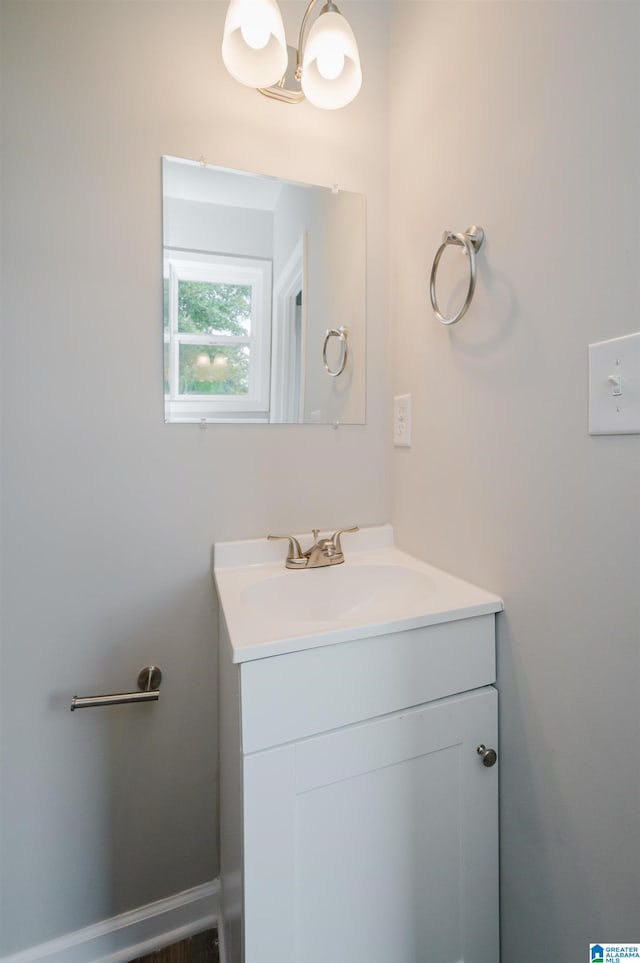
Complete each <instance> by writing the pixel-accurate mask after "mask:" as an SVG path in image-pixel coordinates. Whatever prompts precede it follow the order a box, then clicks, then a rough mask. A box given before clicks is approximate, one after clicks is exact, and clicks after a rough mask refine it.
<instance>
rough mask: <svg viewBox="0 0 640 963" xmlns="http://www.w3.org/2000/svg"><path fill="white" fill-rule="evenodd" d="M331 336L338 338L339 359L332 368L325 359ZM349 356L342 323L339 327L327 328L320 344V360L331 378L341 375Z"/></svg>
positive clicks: (345, 330)
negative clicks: (335, 366)
mask: <svg viewBox="0 0 640 963" xmlns="http://www.w3.org/2000/svg"><path fill="white" fill-rule="evenodd" d="M331 338H339V339H340V361H339V362H338V367H337V368H335V369H332V368H330V367H329V362H328V361H327V345H328V344H329V340H330V339H331ZM348 356H349V348H348V345H347V329H346V328H345V326H344V325H341V326H340V327H339V328H327V333H326V335H325V339H324V344H323V345H322V360H323V362H324V367H325V371H326V372H327V374H328V375H330V376H331V377H332V378H337V377H338V375H341V374H342V372H343V371H344V369H345V365H346V363H347V357H348Z"/></svg>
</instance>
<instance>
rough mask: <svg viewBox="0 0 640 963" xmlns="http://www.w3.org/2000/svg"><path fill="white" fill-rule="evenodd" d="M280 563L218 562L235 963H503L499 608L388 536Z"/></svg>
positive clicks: (365, 537) (232, 555)
mask: <svg viewBox="0 0 640 963" xmlns="http://www.w3.org/2000/svg"><path fill="white" fill-rule="evenodd" d="M345 542H346V539H345ZM284 551H285V550H284V547H283V546H282V545H281V544H276V545H274V544H272V543H269V542H266V541H262V540H257V541H247V542H235V543H231V542H229V543H222V544H218V545H216V546H215V552H214V576H215V581H216V585H217V589H218V594H219V598H220V659H219V663H220V664H219V673H220V727H221V733H220V745H221V748H220V770H221V861H222V868H221V886H222V892H221V914H222V919H221V940H222V943H223V954H224V956H223V963H241V961H243V963H462V961H464V963H497V960H498V958H499V948H498V776H497V770H498V767H497V765H494V763H495V760H496V753H495V750H496V749H497V692H496V690H495V688H494V687H493V683H494V681H495V629H494V622H495V613H497V612H499V611H501V609H502V607H503V606H502V601H501V600H500V599H499V598H498V597H497V596H495V595H492V594H490V593H488V592H485V591H483V590H482V589H479V588H477V587H475V586H472V585H470V584H469V583H466V582H463V581H461V580H459V579H457V578H454V577H453V576H451V575H448V574H447V573H444V572H441V571H439V570H437V569H435V568H433V567H431V566H429V565H426V564H424V563H422V562H420V561H418V560H416V559H413V558H411V557H410V556H408V555H406V554H404V553H403V552H400V551H399V550H397V549H396V548H395V547H394V545H393V532H392V529H391V528H390V527H389V526H381V527H379V528H372V529H365V530H363V531H361V532H360V533H359V534H358V535H355V536H350V540H349V541H348V543H346V544H345V556H346V561H345V562H344V564H342V565H337V566H335V567H332V568H327V569H319V570H315V571H310V572H306V571H299V572H297V571H285V568H284Z"/></svg>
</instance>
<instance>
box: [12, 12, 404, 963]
mask: <svg viewBox="0 0 640 963" xmlns="http://www.w3.org/2000/svg"><path fill="white" fill-rule="evenodd" d="M225 8H226V4H225V3H222V2H220V3H201V2H194V3H191V2H158V3H130V2H109V3H80V2H77V3H73V2H70V3H67V2H58V0H46V2H30V0H29V2H24V0H20V2H6V3H4V4H3V6H2V18H3V23H2V33H3V49H2V71H3V73H2V98H3V103H2V107H3V117H2V123H3V134H4V147H3V158H2V164H3V169H2V172H3V182H2V192H3V193H2V203H3V211H2V244H3V248H4V252H5V258H4V265H3V277H2V283H3V304H2V308H3V318H2V320H3V334H2V346H3V360H4V367H3V372H2V388H3V399H2V402H3V409H2V410H3V416H4V420H3V432H4V503H3V511H4V517H3V525H4V529H3V537H2V549H3V564H4V581H3V589H4V604H3V630H4V635H3V643H4V647H3V661H2V666H1V669H0V680H1V685H2V690H1V694H0V707H1V711H2V719H1V727H0V731H1V733H2V859H1V861H0V871H1V873H2V879H1V893H2V917H1V920H0V956H2V955H6V954H9V953H11V952H13V951H14V950H18V949H20V948H21V947H24V946H28V945H31V944H36V943H39V942H41V941H44V940H47V939H50V938H53V937H55V936H57V935H60V934H64V933H67V932H70V931H73V930H75V929H77V928H79V927H82V926H85V925H87V924H90V923H92V922H94V921H97V920H100V919H103V918H106V917H110V916H112V915H113V914H115V913H119V912H121V911H124V910H127V909H131V908H133V907H136V906H139V905H142V904H144V903H146V902H149V901H152V900H155V899H158V898H161V897H164V896H167V895H169V894H171V893H174V892H179V891H181V890H183V889H186V888H188V887H190V886H194V885H197V884H198V883H202V882H204V881H206V880H209V879H212V878H214V877H215V876H216V875H217V858H216V846H215V832H216V830H215V827H216V787H215V778H214V777H215V760H216V752H217V744H216V696H215V692H216V678H215V630H214V626H215V613H214V610H213V592H212V587H211V583H210V578H209V555H210V547H211V544H212V542H214V540H216V539H229V538H241V537H248V536H259V535H262V534H265V533H266V532H268V531H269V530H273V529H275V530H291V531H304V530H310V529H311V528H312V527H314V526H319V527H321V528H322V527H327V528H329V527H332V526H338V525H342V524H345V523H346V524H350V523H352V522H354V521H356V522H359V523H360V524H365V525H366V524H372V523H378V522H383V521H385V520H387V518H388V516H389V504H390V501H389V467H390V466H389V464H388V457H387V453H388V445H387V436H388V431H387V428H388V420H387V400H388V395H389V390H388V383H387V368H386V346H387V331H386V325H387V312H386V307H385V306H386V304H387V303H388V291H387V286H386V284H387V282H386V278H387V238H388V224H387V195H386V189H387V177H388V170H387V168H388V158H387V152H386V149H384V150H380V145H381V144H385V143H386V136H387V69H386V64H387V45H388V40H387V36H388V30H387V26H386V21H387V17H386V13H385V10H384V8H383V7H381V6H380V5H377V4H373V6H372V5H371V4H367V6H366V8H365V7H364V6H360V5H358V4H355V5H353V10H352V17H351V19H352V21H353V24H354V28H355V29H356V32H357V34H358V39H359V42H360V44H361V48H362V58H363V65H364V69H365V71H366V73H367V81H366V84H365V86H364V88H363V91H362V94H361V96H360V97H359V98H358V100H357V102H356V103H355V104H354V105H353V106H352V107H349V108H346V109H345V110H343V111H338V112H326V111H325V112H323V111H318V110H316V109H314V108H312V107H310V106H309V105H301V106H297V107H289V106H287V105H283V104H277V103H276V102H274V101H269V100H266V99H265V98H261V97H260V96H259V95H258V94H256V93H255V92H253V91H251V90H249V89H247V88H244V87H241V86H240V85H239V84H237V83H235V81H233V80H232V78H231V77H230V76H229V75H228V74H227V73H226V71H225V70H224V67H223V66H222V62H221V59H220V54H219V43H220V38H221V36H222V26H223V20H224V14H225ZM303 10H304V4H291V5H288V6H286V16H287V18H288V19H289V20H290V24H289V28H290V31H293V33H292V35H294V34H295V32H296V29H297V27H299V23H300V19H301V16H302V13H303ZM374 65H375V69H374ZM162 154H170V155H174V156H183V157H189V158H194V159H197V158H200V157H201V156H204V157H205V158H206V159H207V160H208V161H209V162H211V163H215V164H220V165H222V166H226V167H240V168H249V169H255V168H256V167H259V168H260V169H261V170H262V172H264V173H267V174H279V175H282V176H284V177H287V178H290V179H293V180H300V181H305V182H312V183H313V182H315V183H318V184H323V185H327V186H330V185H332V184H334V183H337V184H339V185H340V187H343V188H345V189H347V190H354V191H360V192H363V193H365V194H366V195H367V197H368V212H367V213H368V231H369V235H368V243H369V287H368V299H369V315H368V320H369V357H370V367H369V385H370V389H371V390H370V391H369V410H368V425H367V426H366V427H364V428H362V427H361V428H345V429H340V430H338V431H334V430H333V429H332V428H324V427H320V426H318V427H315V426H314V427H297V426H282V427H269V428H265V427H251V426H245V425H243V426H216V427H210V428H207V429H206V430H201V429H200V428H199V427H197V426H184V425H165V424H164V423H163V400H162V344H161V318H162V297H161V184H160V157H161V155H162ZM374 389H375V390H374ZM326 465H331V466H333V467H332V469H331V470H323V467H322V466H326ZM372 478H374V479H375V484H371V479H372ZM150 661H153V662H156V663H157V664H159V665H160V666H161V668H162V669H163V672H164V681H163V685H162V696H161V700H160V702H159V703H158V704H157V705H152V706H124V707H121V708H119V709H115V708H114V709H109V710H97V709H96V710H85V711H83V712H77V713H74V714H71V713H70V712H69V701H70V698H71V696H72V695H73V694H74V693H75V692H77V693H79V694H91V693H94V692H100V691H119V690H120V691H121V690H122V689H123V688H127V687H129V686H130V685H132V684H135V678H136V675H137V672H138V669H139V668H140V667H141V666H142V665H144V664H146V663H147V662H150Z"/></svg>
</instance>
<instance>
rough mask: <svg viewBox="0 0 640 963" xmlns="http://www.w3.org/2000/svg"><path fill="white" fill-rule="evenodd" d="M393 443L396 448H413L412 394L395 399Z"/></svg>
mask: <svg viewBox="0 0 640 963" xmlns="http://www.w3.org/2000/svg"><path fill="white" fill-rule="evenodd" d="M393 444H394V445H395V447H396V448H411V395H397V396H396V397H395V398H394V399H393Z"/></svg>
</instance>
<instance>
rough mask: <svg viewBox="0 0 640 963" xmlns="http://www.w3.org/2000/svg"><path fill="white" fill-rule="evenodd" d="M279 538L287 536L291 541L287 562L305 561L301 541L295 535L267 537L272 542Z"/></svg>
mask: <svg viewBox="0 0 640 963" xmlns="http://www.w3.org/2000/svg"><path fill="white" fill-rule="evenodd" d="M278 538H285V539H287V541H288V542H289V551H288V552H287V562H297V561H298V560H299V561H300V562H303V561H305V559H304V558H303V555H302V549H301V548H300V542H299V541H298V539H297V538H294V537H293V535H267V539H268V540H269V541H271V542H273V541H275V540H276V539H278Z"/></svg>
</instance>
